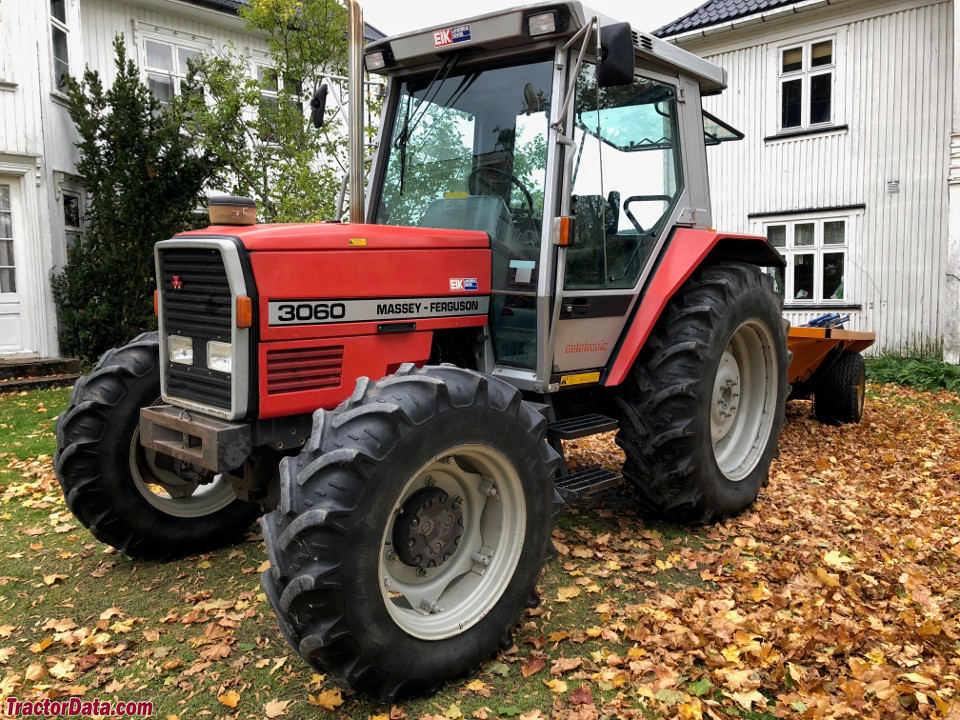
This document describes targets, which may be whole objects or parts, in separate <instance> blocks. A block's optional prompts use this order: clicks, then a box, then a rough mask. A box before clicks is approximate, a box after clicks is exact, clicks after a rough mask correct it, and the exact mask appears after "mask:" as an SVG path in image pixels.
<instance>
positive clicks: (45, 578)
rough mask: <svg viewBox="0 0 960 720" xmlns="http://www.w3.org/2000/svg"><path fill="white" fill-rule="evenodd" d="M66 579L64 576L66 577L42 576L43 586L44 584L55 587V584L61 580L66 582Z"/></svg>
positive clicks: (55, 575)
mask: <svg viewBox="0 0 960 720" xmlns="http://www.w3.org/2000/svg"><path fill="white" fill-rule="evenodd" d="M66 579H67V576H66V575H57V574H53V575H44V576H43V584H44V585H56V584H57V583H58V582H60V581H61V580H66Z"/></svg>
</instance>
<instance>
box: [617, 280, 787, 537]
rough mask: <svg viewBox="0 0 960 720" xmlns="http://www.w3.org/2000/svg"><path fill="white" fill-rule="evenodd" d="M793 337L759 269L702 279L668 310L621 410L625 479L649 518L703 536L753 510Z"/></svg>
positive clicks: (770, 450) (779, 417)
mask: <svg viewBox="0 0 960 720" xmlns="http://www.w3.org/2000/svg"><path fill="white" fill-rule="evenodd" d="M785 326H786V323H785V322H784V320H783V317H782V315H781V302H780V297H779V296H778V295H777V294H776V293H775V292H774V290H773V283H772V278H771V277H770V276H769V275H766V274H764V273H762V272H761V271H760V269H759V268H757V267H755V266H752V265H745V264H741V263H721V264H717V265H712V266H707V267H704V268H701V269H700V270H698V271H697V272H696V273H695V274H694V275H693V276H691V278H690V279H689V280H687V282H686V283H685V284H684V286H683V287H681V288H680V290H679V291H678V292H677V294H676V295H675V296H674V297H673V298H672V299H671V300H670V302H669V303H668V305H667V307H666V308H665V309H664V312H663V314H662V315H661V317H660V319H659V321H658V323H657V325H656V327H655V328H654V330H653V332H652V333H651V335H650V337H649V338H648V340H647V342H646V344H645V346H644V347H643V349H642V350H641V352H640V354H639V356H638V357H637V360H636V362H635V363H634V367H633V371H632V373H631V376H630V378H629V379H628V381H627V382H626V383H625V384H624V386H623V388H622V391H621V393H620V396H619V398H618V404H619V406H620V408H621V411H622V422H621V429H620V432H619V434H618V435H617V443H618V444H619V445H620V446H621V447H622V448H623V450H624V453H625V455H626V462H625V464H624V468H623V472H624V476H626V477H627V479H629V480H630V481H631V482H632V483H633V484H634V485H635V486H636V488H637V491H638V494H639V497H640V500H641V503H642V505H643V508H644V510H646V511H647V512H649V513H651V514H653V515H656V516H658V517H660V518H663V519H666V520H669V521H672V522H682V523H694V524H699V523H708V522H715V521H718V520H722V519H724V518H726V517H729V516H731V515H735V514H737V513H739V512H740V511H742V510H743V509H744V508H746V507H748V506H749V505H751V504H752V503H753V502H754V501H755V500H756V498H757V495H758V493H759V492H760V488H761V487H762V486H763V485H764V484H765V483H766V481H767V477H768V472H769V468H770V462H771V460H772V458H773V456H774V454H775V453H776V450H777V438H778V435H779V432H780V427H781V425H782V423H783V410H784V403H785V400H786V394H787V365H788V364H789V363H788V354H787V344H786V332H785Z"/></svg>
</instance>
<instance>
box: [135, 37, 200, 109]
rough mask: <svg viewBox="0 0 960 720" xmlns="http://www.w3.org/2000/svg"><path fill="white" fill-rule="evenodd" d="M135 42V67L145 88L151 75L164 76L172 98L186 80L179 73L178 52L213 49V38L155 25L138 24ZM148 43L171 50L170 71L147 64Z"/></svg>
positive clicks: (163, 103) (166, 103)
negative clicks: (168, 84) (168, 80)
mask: <svg viewBox="0 0 960 720" xmlns="http://www.w3.org/2000/svg"><path fill="white" fill-rule="evenodd" d="M136 40H137V65H138V67H139V69H140V78H141V79H142V80H143V82H144V84H145V85H146V86H147V87H150V75H151V74H152V75H166V76H167V77H168V78H169V79H170V81H171V84H172V88H173V95H172V97H177V96H178V95H180V94H181V93H182V92H183V83H184V82H185V81H186V79H187V75H186V73H185V72H184V73H181V72H180V57H179V50H180V49H184V50H192V51H195V52H197V53H207V52H211V51H213V49H214V42H213V38H210V37H206V36H205V35H198V34H196V33H190V32H185V31H181V30H173V29H171V28H164V27H160V26H157V25H150V26H146V25H142V24H139V23H138V24H137V27H136ZM148 42H153V43H159V44H163V45H168V46H169V47H170V48H171V59H172V61H173V65H172V69H171V70H165V69H163V68H156V67H152V66H150V65H149V64H148V57H149V56H148V54H147V43H148ZM151 92H152V91H151ZM155 97H156V96H155ZM157 99H158V100H159V101H160V104H161V105H163V106H164V107H166V106H167V105H169V103H168V102H165V101H164V100H161V99H160V98H159V97H158V98H157Z"/></svg>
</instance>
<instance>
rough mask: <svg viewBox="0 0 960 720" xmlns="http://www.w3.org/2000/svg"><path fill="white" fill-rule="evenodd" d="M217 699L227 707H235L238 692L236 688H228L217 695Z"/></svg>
mask: <svg viewBox="0 0 960 720" xmlns="http://www.w3.org/2000/svg"><path fill="white" fill-rule="evenodd" d="M217 700H219V701H220V702H221V703H223V704H224V705H226V706H227V707H228V708H235V707H236V706H237V703H239V702H240V693H238V692H237V691H236V690H228V691H227V692H225V693H224V694H223V695H218V696H217Z"/></svg>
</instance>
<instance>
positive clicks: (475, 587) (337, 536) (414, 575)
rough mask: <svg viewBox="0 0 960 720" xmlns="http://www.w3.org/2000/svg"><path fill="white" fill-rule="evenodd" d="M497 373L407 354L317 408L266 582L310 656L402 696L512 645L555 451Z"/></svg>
mask: <svg viewBox="0 0 960 720" xmlns="http://www.w3.org/2000/svg"><path fill="white" fill-rule="evenodd" d="M545 425H546V422H545V420H544V418H543V417H542V416H541V415H540V414H539V413H538V412H536V411H535V410H534V409H533V408H532V407H531V406H529V405H528V404H526V403H524V402H523V401H522V400H521V397H520V392H519V391H518V390H516V389H515V388H513V387H511V386H509V385H507V384H506V383H504V382H501V381H500V380H496V379H494V378H491V377H489V376H486V375H482V374H480V373H477V372H473V371H470V370H463V369H460V368H457V367H454V366H452V365H442V366H439V367H426V368H423V369H417V368H416V367H414V366H413V365H409V364H408V365H404V366H402V367H401V368H400V370H399V371H398V372H397V373H396V374H395V375H391V376H388V377H386V378H383V379H382V380H379V381H378V382H372V381H370V380H368V379H367V378H360V379H359V380H358V381H357V385H356V389H355V390H354V392H353V395H352V396H351V397H350V398H349V399H348V400H346V401H344V402H343V403H342V404H341V405H340V406H339V407H338V408H337V409H335V410H333V411H324V410H318V411H316V412H315V413H314V416H313V432H312V434H311V436H310V439H309V441H308V442H307V444H306V446H305V447H304V449H303V451H302V452H301V453H300V455H299V457H296V458H292V457H291V458H285V459H284V460H283V461H282V462H281V465H280V479H281V489H280V506H279V507H278V509H277V510H276V511H274V512H272V513H269V514H268V515H266V516H265V517H264V520H263V537H264V541H265V543H266V546H267V556H268V558H269V560H270V569H269V570H267V571H266V572H264V573H263V577H262V579H261V583H262V584H263V587H264V590H265V592H266V595H267V597H268V598H269V599H270V602H271V604H272V605H273V608H274V610H275V611H276V614H277V618H278V622H279V625H280V629H281V631H282V633H283V635H284V637H285V638H286V639H287V641H288V642H289V643H290V644H291V645H292V646H293V648H294V649H295V650H296V651H297V652H298V653H299V654H300V655H301V656H302V657H303V658H304V659H305V660H306V661H307V662H308V663H310V664H311V665H312V666H313V667H314V668H316V669H317V670H319V671H321V672H324V673H327V674H329V675H330V677H331V678H332V679H333V680H334V681H335V682H337V683H338V684H340V685H345V686H348V687H351V688H353V689H355V690H358V691H363V692H368V693H371V694H373V695H375V696H376V697H377V698H378V699H379V700H380V701H382V702H391V701H392V700H393V699H394V698H396V697H397V696H399V695H404V696H407V695H411V694H421V693H430V692H433V691H434V690H435V689H436V688H437V687H438V686H439V685H440V684H441V683H442V682H443V681H445V680H447V679H450V678H453V677H457V676H460V675H463V674H464V673H467V672H469V671H471V670H472V669H474V668H475V667H476V666H477V665H478V664H479V663H480V662H481V661H482V660H484V659H485V658H487V657H489V656H490V655H491V654H492V653H493V652H494V651H496V650H497V649H498V648H506V647H509V646H510V643H511V638H512V633H513V629H514V626H515V625H516V624H517V622H518V620H519V619H520V617H521V616H522V615H523V612H524V609H525V608H530V607H535V606H536V605H537V604H538V603H539V596H538V595H537V591H536V586H537V581H538V579H539V577H540V572H541V570H542V568H543V565H544V563H545V562H546V561H547V560H548V559H550V558H551V557H553V555H554V554H555V551H554V548H553V543H552V541H551V532H552V524H553V523H552V520H553V517H554V516H555V515H556V514H558V513H559V511H560V509H561V508H562V506H563V502H562V500H560V498H559V496H558V495H557V494H556V491H555V489H554V486H553V477H554V474H555V472H556V470H557V468H558V467H559V463H560V459H559V456H558V455H557V454H556V453H555V452H554V450H553V449H552V448H551V447H550V446H549V445H548V444H547V442H546V441H545Z"/></svg>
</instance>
